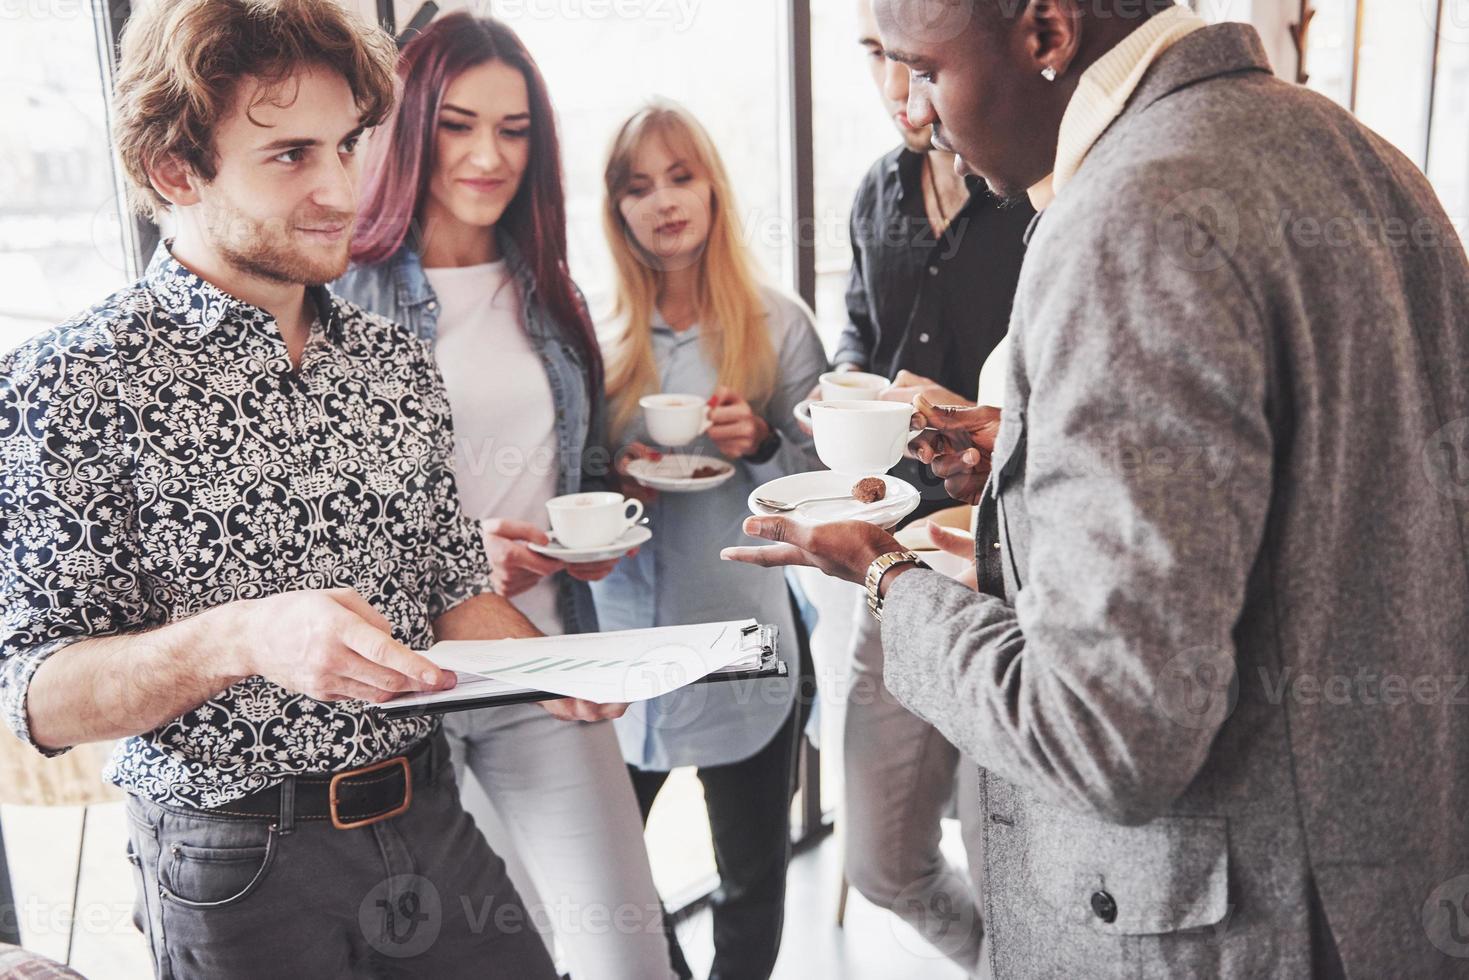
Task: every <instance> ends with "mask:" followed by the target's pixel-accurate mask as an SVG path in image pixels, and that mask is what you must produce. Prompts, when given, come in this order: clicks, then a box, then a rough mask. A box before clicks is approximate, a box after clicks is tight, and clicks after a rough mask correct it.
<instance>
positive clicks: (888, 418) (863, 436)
mask: <svg viewBox="0 0 1469 980" xmlns="http://www.w3.org/2000/svg"><path fill="white" fill-rule="evenodd" d="M912 420H913V406H912V405H910V404H908V403H907V402H882V401H830V402H829V401H819V402H814V403H812V405H811V431H812V435H813V437H814V438H815V440H816V455H817V456H819V457H820V458H821V461H822V462H823V463H825V464H826V465H827V466H828V467H830V468H831V469H833V470H835V471H836V472H838V473H841V474H844V475H847V476H872V475H873V474H877V473H886V472H887V471H888V470H890V469H892V468H893V467H894V466H896V465H897V464H898V460H900V459H902V458H903V450H904V449H906V448H907V446H908V437H909V428H910V423H911V422H912Z"/></svg>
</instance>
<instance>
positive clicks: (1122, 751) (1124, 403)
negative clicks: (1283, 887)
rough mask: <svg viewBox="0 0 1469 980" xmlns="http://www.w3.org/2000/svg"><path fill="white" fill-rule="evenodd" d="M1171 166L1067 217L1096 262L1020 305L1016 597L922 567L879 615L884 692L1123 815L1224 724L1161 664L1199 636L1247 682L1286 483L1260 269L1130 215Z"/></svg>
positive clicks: (1229, 672) (1001, 758)
mask: <svg viewBox="0 0 1469 980" xmlns="http://www.w3.org/2000/svg"><path fill="white" fill-rule="evenodd" d="M1170 177H1171V178H1172V180H1173V181H1176V180H1177V179H1178V177H1177V175H1176V174H1156V173H1154V174H1139V175H1138V180H1137V182H1136V183H1134V184H1132V185H1131V186H1130V187H1124V188H1121V189H1119V194H1120V198H1121V199H1120V200H1118V201H1116V202H1114V208H1113V213H1114V214H1115V215H1118V216H1119V217H1117V218H1115V219H1114V220H1112V221H1110V222H1101V221H1095V222H1091V223H1090V227H1087V226H1085V225H1084V224H1083V223H1082V222H1079V221H1078V222H1072V223H1071V224H1070V225H1068V226H1066V229H1065V231H1066V234H1067V236H1068V240H1067V246H1066V249H1067V253H1068V255H1085V256H1088V257H1089V259H1088V261H1086V262H1082V263H1075V262H1069V261H1068V268H1067V269H1066V271H1065V273H1064V274H1062V273H1061V272H1060V271H1059V270H1057V271H1056V272H1055V275H1054V276H1052V274H1051V273H1050V272H1049V271H1047V270H1045V269H1044V268H1043V267H1042V268H1041V270H1040V272H1041V274H1043V275H1044V276H1045V277H1046V280H1047V283H1048V288H1047V289H1045V290H1044V291H1042V290H1032V291H1030V303H1029V308H1028V309H1026V310H1024V315H1023V316H1021V317H1020V318H1018V319H1017V324H1018V325H1019V326H1018V328H1017V333H1016V334H1015V340H1014V342H1015V343H1016V344H1017V345H1019V348H1020V349H1019V351H1018V356H1017V363H1018V365H1019V369H1018V370H1017V371H1016V372H1015V373H1014V374H1013V375H1012V381H1017V382H1020V385H1019V387H1021V388H1022V389H1023V390H1020V391H1017V390H1016V389H1017V385H1015V384H1012V387H1011V392H1010V394H1011V396H1012V398H1013V399H1014V400H1015V401H1016V404H1015V405H1014V406H1013V412H1012V416H1011V417H1008V418H1007V420H1006V424H1007V425H1009V426H1011V427H1012V429H1011V431H1010V432H1009V433H1005V432H1002V433H1001V437H1000V441H1001V442H1002V443H1003V442H1009V443H1010V444H1011V445H1012V446H1013V445H1017V444H1018V440H1019V439H1020V438H1021V437H1022V436H1023V438H1024V439H1025V440H1026V442H1025V444H1024V445H1025V449H1024V452H1025V455H1024V462H1023V466H1022V467H1021V468H1019V469H1018V470H1017V471H1016V473H1015V474H1014V475H1013V476H1012V477H1011V478H1012V479H1016V480H1023V495H1024V503H1025V515H1024V516H1025V518H1026V519H1027V520H1028V525H1029V534H1028V536H1027V538H1026V540H1025V544H1026V548H1025V549H1024V562H1025V567H1022V568H1020V569H1018V572H1019V577H1020V579H1021V588H1020V590H1019V592H1018V593H1017V595H1016V596H1015V599H1014V605H1013V606H1012V605H1010V604H1008V603H1006V602H1004V601H1002V600H999V599H996V598H994V597H991V596H986V595H980V594H977V593H974V592H972V591H968V590H966V589H963V588H962V587H960V586H959V585H957V584H955V583H952V582H949V581H948V580H945V579H942V578H941V577H940V576H937V575H936V574H934V573H930V572H923V571H921V570H920V571H913V572H909V573H906V574H904V575H902V576H901V577H899V578H898V579H897V581H896V582H895V583H894V586H893V588H892V590H891V592H890V594H889V596H888V606H887V614H886V615H885V617H884V621H883V629H882V636H883V649H884V652H885V655H886V665H885V678H886V680H887V683H888V686H889V688H890V689H891V690H892V691H893V693H894V694H895V695H896V696H897V697H898V699H899V700H901V701H902V702H903V703H904V704H906V705H907V706H909V707H910V708H911V709H912V710H914V711H915V713H917V714H919V715H921V716H923V717H925V718H927V719H928V720H929V721H930V722H932V723H933V724H935V725H936V726H937V727H938V728H939V729H940V730H941V731H943V732H944V734H945V735H946V736H948V737H949V738H950V740H952V741H953V742H954V744H955V745H957V746H959V747H960V748H961V749H963V750H965V751H966V752H968V753H970V754H971V755H972V757H973V758H974V759H975V760H976V761H978V762H979V763H980V764H981V765H982V766H984V767H986V768H987V769H989V770H991V771H993V772H994V773H995V774H996V775H998V776H1000V777H1001V778H1003V779H1005V780H1007V781H1009V782H1011V783H1014V784H1016V785H1019V786H1022V787H1024V788H1026V789H1027V790H1029V791H1030V792H1033V793H1035V794H1036V795H1037V796H1039V797H1040V798H1042V799H1045V800H1047V801H1051V802H1055V803H1058V804H1060V805H1064V806H1070V807H1074V808H1080V809H1084V810H1091V811H1094V812H1096V813H1098V814H1099V815H1101V816H1103V817H1104V818H1107V819H1111V820H1115V821H1118V822H1124V823H1131V822H1140V821H1143V820H1147V819H1149V818H1150V817H1151V816H1154V815H1156V814H1158V813H1160V812H1163V811H1164V810H1165V809H1166V807H1167V806H1168V805H1169V804H1171V803H1172V801H1173V800H1174V799H1176V798H1177V796H1178V794H1180V793H1182V792H1183V791H1184V789H1186V787H1187V786H1188V784H1189V783H1190V782H1191V781H1192V779H1193V778H1194V776H1195V775H1196V774H1197V772H1198V771H1199V769H1200V768H1201V767H1202V765H1203V764H1204V760H1205V758H1206V757H1207V755H1208V752H1209V749H1210V746H1211V745H1212V743H1213V741H1214V738H1215V736H1216V735H1217V733H1218V730H1219V726H1220V725H1221V724H1222V723H1223V716H1222V715H1221V716H1219V717H1212V716H1211V717H1205V718H1194V717H1189V718H1186V719H1182V720H1180V719H1179V718H1178V717H1177V712H1176V711H1174V712H1172V713H1170V710H1169V708H1170V704H1169V702H1168V701H1167V698H1166V697H1165V695H1166V693H1167V691H1166V688H1165V686H1164V680H1165V678H1166V677H1168V676H1169V671H1170V670H1172V669H1175V668H1176V665H1177V664H1179V663H1180V662H1183V661H1187V660H1188V658H1189V657H1191V656H1197V655H1199V651H1203V652H1204V654H1205V655H1207V657H1208V661H1209V663H1210V664H1211V665H1215V664H1217V665H1219V669H1220V672H1221V674H1222V675H1223V681H1224V682H1226V683H1227V681H1228V680H1229V679H1231V678H1233V677H1234V673H1235V669H1236V667H1235V657H1236V651H1235V647H1234V640H1233V630H1234V628H1235V625H1236V623H1237V622H1238V619H1239V617H1240V615H1241V611H1242V610H1243V608H1244V602H1245V588H1246V583H1247V580H1248V577H1249V574H1250V570H1251V568H1252V566H1253V563H1254V562H1255V559H1256V555H1257V553H1258V550H1259V547H1260V542H1261V539H1262V536H1263V533H1264V524H1265V517H1266V512H1267V507H1268V502H1269V499H1270V493H1271V474H1272V470H1271V461H1272V453H1273V438H1272V435H1271V428H1270V423H1269V421H1268V416H1267V411H1266V400H1267V396H1266V391H1267V384H1266V363H1265V356H1266V355H1265V351H1266V350H1267V349H1268V347H1267V344H1266V343H1265V340H1264V338H1263V333H1264V329H1263V323H1264V320H1263V317H1262V316H1261V315H1260V313H1259V310H1258V307H1257V305H1256V304H1255V302H1254V300H1253V298H1252V295H1251V293H1250V291H1249V289H1248V288H1247V287H1246V282H1247V281H1248V280H1247V279H1246V277H1244V276H1241V275H1239V274H1237V272H1236V269H1235V267H1234V265H1233V264H1232V261H1233V259H1232V257H1230V256H1227V255H1224V254H1222V253H1221V254H1220V255H1219V257H1218V261H1216V262H1207V263H1205V262H1192V263H1191V262H1190V261H1188V259H1189V255H1188V254H1183V255H1182V257H1181V258H1180V255H1179V254H1174V253H1170V252H1169V251H1168V250H1167V245H1168V240H1167V239H1166V237H1164V236H1160V235H1159V234H1157V233H1156V232H1155V227H1156V226H1155V223H1154V222H1153V221H1151V220H1143V219H1141V218H1133V217H1131V216H1134V215H1155V214H1159V213H1160V205H1159V204H1158V201H1159V200H1160V199H1161V200H1165V201H1166V200H1168V199H1169V197H1170V196H1176V195H1177V194H1178V193H1180V191H1179V190H1178V189H1177V188H1176V187H1172V186H1170ZM1159 194H1162V197H1161V198H1160V197H1159ZM1184 217H1186V216H1184ZM1184 217H1181V218H1180V220H1184ZM1049 220H1053V221H1054V220H1055V217H1054V216H1053V217H1052V218H1051V219H1049ZM1161 221H1162V219H1160V220H1159V224H1161ZM1041 230H1042V234H1044V233H1045V230H1046V229H1045V225H1042V229H1041ZM1055 230H1056V229H1054V228H1053V229H1052V231H1053V232H1054V231H1055ZM1186 230H1187V231H1188V232H1189V233H1191V234H1194V235H1196V236H1199V237H1200V238H1203V237H1204V236H1207V234H1208V233H1207V230H1206V229H1204V228H1203V227H1194V226H1191V227H1189V228H1187V229H1186ZM1038 254H1041V255H1042V257H1043V253H1039V252H1038V250H1036V249H1033V250H1032V254H1031V258H1032V259H1034V258H1036V257H1037V255H1038ZM1016 396H1018V397H1016ZM998 463H999V460H998V458H997V464H998ZM1001 492H1002V496H1003V493H1004V492H1005V490H1004V486H1003V478H1002V490H1001ZM1017 519H1019V516H1018V515H1017ZM1011 530H1012V531H1013V530H1014V528H1012V529H1011Z"/></svg>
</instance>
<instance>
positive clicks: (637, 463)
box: [627, 453, 735, 493]
mask: <svg viewBox="0 0 1469 980" xmlns="http://www.w3.org/2000/svg"><path fill="white" fill-rule="evenodd" d="M701 466H717V467H719V468H720V469H721V470H723V472H722V473H719V474H716V475H715V476H705V477H700V478H699V479H697V480H695V479H694V478H693V477H691V476H690V475H689V474H690V473H693V472H694V471H695V470H697V469H698V468H699V467H701ZM734 474H735V468H734V464H733V463H731V462H730V461H729V460H727V459H715V458H714V457H713V456H700V455H698V454H690V453H670V454H668V455H665V456H664V457H663V458H662V459H660V460H658V461H657V462H654V461H653V460H651V459H635V460H633V461H632V462H631V463H629V464H628V466H627V475H628V476H630V477H632V478H633V479H634V480H637V481H638V482H639V483H641V484H642V485H643V486H645V487H647V488H648V489H650V490H660V491H662V492H664V493H698V492H699V491H700V490H712V489H714V488H715V487H717V486H719V485H720V484H721V483H724V482H725V481H727V480H728V479H729V478H730V477H732V476H734Z"/></svg>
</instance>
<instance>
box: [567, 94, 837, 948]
mask: <svg viewBox="0 0 1469 980" xmlns="http://www.w3.org/2000/svg"><path fill="white" fill-rule="evenodd" d="M605 183H606V193H607V197H606V201H605V207H604V211H603V224H604V228H605V230H606V233H607V238H608V244H609V247H610V248H611V251H612V255H613V258H614V260H615V263H614V264H615V266H616V269H617V306H616V309H615V311H614V324H613V326H614V327H615V331H614V333H615V336H614V337H613V338H612V340H611V341H610V343H609V346H608V348H607V356H608V393H609V396H610V397H611V399H612V405H611V419H612V426H611V431H612V433H613V435H614V443H615V444H617V445H620V446H623V447H625V449H626V450H627V454H628V455H631V456H640V455H646V454H648V453H649V452H652V451H654V450H656V449H657V448H660V446H659V445H658V444H661V446H662V447H667V446H668V445H669V442H670V441H671V442H672V443H673V444H678V445H682V447H683V448H680V452H685V451H686V452H690V453H698V454H701V455H706V456H721V457H723V458H724V459H726V460H728V461H730V462H731V463H732V464H733V466H734V468H735V471H736V472H735V475H734V476H733V477H731V478H730V479H729V480H727V481H726V482H724V483H722V484H720V485H718V486H716V487H713V488H712V489H706V490H702V491H700V492H697V493H661V494H652V493H649V492H647V491H642V493H641V495H642V497H643V499H644V500H645V501H646V502H647V507H648V513H649V514H650V515H651V517H652V522H653V525H654V526H655V527H656V528H657V529H658V533H657V536H656V537H655V538H654V539H653V541H652V542H651V543H650V544H649V545H648V546H647V547H645V548H644V549H643V550H642V553H641V554H640V555H638V556H637V558H636V559H634V560H631V561H625V562H623V563H622V564H621V565H619V566H618V567H617V569H616V570H615V571H614V572H613V573H612V574H611V575H610V576H608V577H607V578H606V579H605V580H603V581H601V582H598V583H597V584H596V585H595V586H594V587H593V593H594V594H595V596H596V598H597V608H598V612H599V614H600V615H601V618H602V625H603V628H604V629H631V628H638V627H651V626H672V625H679V624H685V623H698V622H717V621H722V620H731V619H744V618H751V617H753V618H755V619H758V620H760V621H761V622H764V623H774V624H776V625H778V626H779V627H780V636H781V640H782V643H781V649H782V651H783V653H784V655H785V657H786V659H787V661H788V663H789V664H790V667H791V670H792V674H793V675H796V674H798V673H799V671H798V669H797V668H798V662H799V660H800V657H799V655H798V644H797V642H796V637H797V633H796V624H795V617H794V616H793V614H792V609H791V602H790V597H789V593H788V591H787V587H786V581H785V577H784V575H783V574H782V573H781V572H780V571H778V570H765V569H757V568H754V567H751V566H747V565H746V566H740V565H735V564H734V563H731V562H721V561H720V560H719V552H720V549H721V548H723V547H726V546H729V545H734V544H736V543H739V542H746V543H747V542H748V539H746V538H745V536H744V535H743V533H742V532H741V530H740V524H741V521H742V520H743V519H744V518H745V517H746V516H747V515H748V513H749V511H748V508H747V505H746V498H747V497H748V496H749V493H750V491H751V490H752V489H754V488H755V487H756V486H758V485H760V484H761V483H764V482H766V481H768V480H771V479H775V478H777V477H780V476H784V475H787V474H790V473H795V472H803V471H806V470H811V469H816V468H818V466H819V464H818V462H817V460H816V459H815V457H814V454H813V451H812V444H811V439H810V437H809V436H807V435H806V434H805V433H803V432H802V431H801V430H800V429H799V428H798V427H797V425H796V424H795V421H794V419H793V418H792V414H791V412H792V409H793V408H794V407H795V405H796V403H797V402H799V401H800V400H801V399H802V398H803V397H804V396H805V394H806V392H807V391H809V390H810V388H811V386H812V385H813V384H814V383H815V382H816V379H817V378H818V377H819V376H820V375H821V374H822V373H823V372H824V371H826V368H827V362H826V355H825V353H824V351H823V350H822V347H821V343H820V341H819V340H818V339H817V336H816V332H815V330H814V329H813V327H812V324H811V316H810V313H809V312H808V311H807V310H806V308H805V307H804V306H803V305H801V304H800V303H799V302H798V301H796V300H794V299H792V298H789V297H787V296H785V295H783V294H781V293H779V292H777V291H776V290H774V289H772V288H769V287H767V286H765V285H762V284H761V283H760V281H759V279H758V277H757V275H756V272H755V263H754V260H753V258H752V257H751V256H750V255H749V253H748V251H747V250H746V247H745V245H744V243H743V241H742V240H741V238H740V234H739V230H738V225H737V222H736V218H735V205H734V198H733V195H732V193H731V189H730V184H729V180H728V178H727V177H726V176H725V171H724V166H723V164H722V163H721V161H720V158H719V155H718V153H717V151H716V150H715V148H714V146H713V144H712V143H711V142H710V140H709V137H708V135H707V133H706V132H705V131H704V129H703V127H702V126H701V125H700V124H699V123H698V122H697V121H696V120H695V119H694V118H693V117H692V116H691V115H690V114H689V113H688V112H687V110H685V109H683V108H681V107H679V106H676V105H673V104H670V103H666V102H657V103H653V104H651V105H649V106H648V107H646V108H644V109H642V110H641V111H639V112H638V113H636V114H635V115H634V116H632V117H631V118H630V119H628V120H627V122H626V123H624V124H623V126H622V128H621V130H620V131H619V132H618V134H617V136H616V137H615V138H614V141H613V146H612V149H611V153H610V157H609V159H608V162H607V168H606V175H605ZM659 436H662V439H659V438H658V437H659ZM665 440H667V441H665ZM650 444H652V448H651V449H650ZM628 482H630V481H625V483H628ZM624 492H626V493H629V494H631V493H633V492H634V490H633V489H632V488H631V487H625V488H624ZM796 688H797V684H796V678H795V676H793V677H788V678H776V679H770V680H766V681H761V682H759V683H758V685H757V686H753V687H752V686H749V685H743V684H741V685H735V684H714V685H695V686H692V687H689V688H686V689H683V690H680V691H675V692H673V693H672V694H669V695H665V696H664V697H661V698H657V699H654V700H653V701H650V702H644V703H641V704H635V705H632V706H631V707H630V708H629V710H628V712H627V714H626V715H624V716H623V717H622V718H620V719H618V721H617V722H616V723H615V724H616V726H617V732H618V736H619V737H620V738H621V740H622V747H623V755H624V758H626V759H627V761H628V763H629V764H630V766H631V767H632V769H631V771H632V773H633V781H634V784H635V786H636V788H637V792H638V798H639V803H640V804H641V805H642V808H643V813H644V815H645V816H646V814H647V813H648V811H649V810H650V809H651V807H652V805H653V801H654V799H655V797H656V796H657V795H658V791H659V790H660V788H661V787H662V785H663V783H664V781H665V780H666V778H667V776H668V772H669V770H671V769H673V768H675V767H678V766H697V767H698V775H699V779H700V781H701V782H702V783H703V786H704V797H705V801H706V803H707V806H708V809H709V824H710V829H711V831H712V833H713V837H714V850H715V856H716V861H717V863H718V867H719V874H720V877H721V879H722V887H721V888H720V890H719V891H718V892H717V893H716V896H715V898H714V899H713V912H714V936H715V939H714V945H715V955H714V966H713V975H716V976H739V977H758V976H765V975H768V974H769V972H770V969H771V968H772V967H773V966H774V963H775V957H776V952H777V950H778V949H779V944H780V931H781V916H782V909H783V903H784V893H785V866H786V856H787V850H788V845H789V841H790V836H789V834H790V828H789V813H790V798H791V792H792V786H793V773H794V760H795V748H796V744H797V736H798V733H799V731H800V726H801V725H802V724H803V723H804V716H805V712H804V710H801V706H798V705H797V703H796V702H797V698H796Z"/></svg>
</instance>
